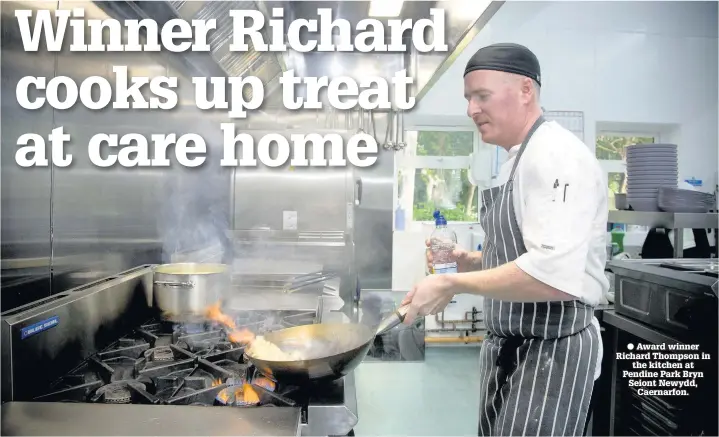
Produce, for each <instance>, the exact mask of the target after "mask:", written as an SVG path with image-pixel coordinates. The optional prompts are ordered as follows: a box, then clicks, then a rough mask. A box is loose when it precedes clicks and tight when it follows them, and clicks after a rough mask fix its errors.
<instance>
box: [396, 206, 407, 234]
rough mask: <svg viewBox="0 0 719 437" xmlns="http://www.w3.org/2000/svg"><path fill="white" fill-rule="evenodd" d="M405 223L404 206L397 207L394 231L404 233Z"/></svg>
mask: <svg viewBox="0 0 719 437" xmlns="http://www.w3.org/2000/svg"><path fill="white" fill-rule="evenodd" d="M404 223H405V221H404V209H402V205H397V209H396V210H395V212H394V230H395V231H404Z"/></svg>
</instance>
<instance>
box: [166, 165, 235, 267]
mask: <svg viewBox="0 0 719 437" xmlns="http://www.w3.org/2000/svg"><path fill="white" fill-rule="evenodd" d="M218 167H219V166H215V165H213V164H211V163H209V162H208V163H206V164H205V165H204V166H202V167H200V168H195V169H188V168H183V167H181V166H174V167H173V168H172V170H170V171H168V172H166V174H165V177H164V178H163V179H162V180H163V182H164V186H163V187H162V189H161V190H160V192H161V194H162V195H161V198H160V211H159V214H158V233H159V235H160V239H161V240H162V261H163V262H164V263H172V262H193V263H202V262H216V263H228V262H229V260H231V256H232V254H231V252H232V245H231V243H230V239H229V238H228V236H227V232H228V230H229V229H230V211H229V205H230V202H229V197H230V175H229V172H228V171H226V170H224V169H222V168H218Z"/></svg>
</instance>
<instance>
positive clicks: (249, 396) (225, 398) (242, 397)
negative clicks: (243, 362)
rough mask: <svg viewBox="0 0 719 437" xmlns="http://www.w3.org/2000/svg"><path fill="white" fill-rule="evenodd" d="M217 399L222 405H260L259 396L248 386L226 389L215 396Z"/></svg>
mask: <svg viewBox="0 0 719 437" xmlns="http://www.w3.org/2000/svg"><path fill="white" fill-rule="evenodd" d="M217 399H219V400H220V401H221V402H222V403H224V404H227V403H238V404H244V405H257V404H259V403H260V396H259V395H258V394H257V392H256V391H255V389H253V388H252V386H251V385H250V384H247V383H244V384H242V385H238V386H234V387H228V388H226V389H224V390H222V391H221V392H220V393H218V394H217Z"/></svg>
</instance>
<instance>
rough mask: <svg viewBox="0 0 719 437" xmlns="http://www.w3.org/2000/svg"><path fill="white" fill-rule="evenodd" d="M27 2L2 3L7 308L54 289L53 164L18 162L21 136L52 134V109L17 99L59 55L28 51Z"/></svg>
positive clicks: (1, 275)
mask: <svg viewBox="0 0 719 437" xmlns="http://www.w3.org/2000/svg"><path fill="white" fill-rule="evenodd" d="M21 6H22V5H20V4H17V3H11V2H0V11H1V12H2V57H1V62H2V63H1V64H0V71H1V72H2V90H1V92H2V95H1V100H2V117H1V118H0V132H1V135H2V140H1V141H2V152H0V153H2V157H1V159H2V168H1V169H0V175H1V178H2V179H1V181H0V186H1V189H2V205H1V208H2V217H1V220H2V223H0V229H1V230H2V231H1V232H2V234H1V235H0V241H1V242H2V248H1V250H0V258H1V259H2V271H1V272H0V281H1V290H2V291H1V293H2V296H0V302H2V310H7V309H9V308H14V307H17V306H19V305H23V304H25V303H28V302H32V301H34V300H36V299H40V298H42V297H45V296H48V295H49V294H50V282H51V272H50V253H51V246H50V239H51V234H50V210H51V208H50V198H51V170H50V167H44V168H42V167H39V168H21V167H19V166H18V165H17V164H16V161H15V153H16V151H17V149H18V146H17V140H18V138H19V137H20V136H21V135H23V134H25V133H38V134H40V135H47V134H49V133H50V131H51V130H52V126H53V119H52V117H53V112H52V110H51V109H50V110H47V109H46V110H40V111H28V110H25V109H23V108H22V107H21V106H20V105H19V104H18V103H17V100H16V97H15V88H16V86H17V83H18V81H19V80H20V79H21V78H22V77H24V76H27V75H39V74H44V75H47V76H48V77H49V78H52V77H53V76H54V60H55V56H54V55H51V54H47V53H42V52H38V53H27V52H24V51H23V50H22V46H21V45H20V38H19V31H18V26H17V21H16V20H15V10H16V9H18V8H20V7H21Z"/></svg>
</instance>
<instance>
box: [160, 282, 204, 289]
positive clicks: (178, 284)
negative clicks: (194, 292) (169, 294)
mask: <svg viewBox="0 0 719 437" xmlns="http://www.w3.org/2000/svg"><path fill="white" fill-rule="evenodd" d="M154 284H155V285H165V286H167V287H182V288H192V287H194V286H195V284H193V283H192V282H174V281H154Z"/></svg>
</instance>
